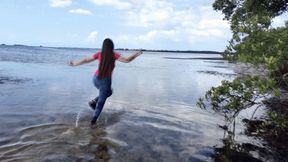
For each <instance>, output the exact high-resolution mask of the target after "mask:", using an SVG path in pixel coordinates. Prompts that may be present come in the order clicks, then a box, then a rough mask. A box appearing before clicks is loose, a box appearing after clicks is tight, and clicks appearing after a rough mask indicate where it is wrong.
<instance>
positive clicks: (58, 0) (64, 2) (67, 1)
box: [50, 0, 72, 7]
mask: <svg viewBox="0 0 288 162" xmlns="http://www.w3.org/2000/svg"><path fill="white" fill-rule="evenodd" d="M71 4H72V0H50V6H51V7H67V6H70V5H71Z"/></svg>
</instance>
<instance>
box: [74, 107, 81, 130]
mask: <svg viewBox="0 0 288 162" xmlns="http://www.w3.org/2000/svg"><path fill="white" fill-rule="evenodd" d="M81 113H82V109H80V110H79V112H78V113H77V115H76V120H75V127H76V128H78V126H79V121H80V116H81Z"/></svg>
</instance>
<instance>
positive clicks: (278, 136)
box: [198, 0, 288, 161]
mask: <svg viewBox="0 0 288 162" xmlns="http://www.w3.org/2000/svg"><path fill="white" fill-rule="evenodd" d="M213 8H214V9H215V10H217V11H221V12H222V13H223V14H224V15H225V19H226V20H229V21H230V23H231V30H232V34H233V36H232V39H231V41H230V42H229V45H228V46H227V49H226V50H225V52H224V54H223V56H224V58H225V59H228V60H230V61H240V62H244V63H249V64H251V65H253V66H254V67H253V68H254V69H259V70H258V71H255V70H254V72H252V73H249V74H244V75H243V74H242V75H241V76H239V77H237V78H235V80H233V81H222V84H221V85H220V86H219V87H212V88H211V89H210V90H209V91H208V92H207V93H206V95H205V97H203V98H200V99H199V102H198V106H199V107H201V108H203V109H212V110H214V111H215V112H217V113H220V114H222V115H223V116H224V118H225V120H226V121H227V125H226V126H222V128H224V129H225V130H224V131H227V132H228V134H229V136H231V137H228V138H224V140H223V144H224V146H223V147H222V148H215V154H216V156H215V161H287V159H288V158H287V152H288V147H287V144H288V142H287V141H288V140H287V139H286V138H287V135H288V104H287V103H288V93H287V92H288V53H287V52H288V46H287V41H288V21H286V22H285V26H283V27H278V28H273V27H272V26H271V22H272V20H273V18H275V17H277V16H279V15H281V14H283V13H285V12H286V11H287V10H288V3H287V0H269V1H268V0H267V1H266V0H265V1H258V0H243V1H240V0H236V1H226V0H215V1H214V4H213ZM261 69H262V70H261ZM261 71H262V72H261ZM264 71H266V72H264ZM255 107H256V108H255ZM265 107H266V114H265V115H264V116H262V117H260V118H257V119H255V118H251V119H244V120H243V122H244V123H245V124H246V130H245V134H246V135H248V136H253V137H255V138H258V139H262V140H264V141H266V144H267V145H264V147H260V146H254V145H253V144H239V143H237V142H236V141H235V140H234V138H233V136H234V135H235V119H236V117H237V116H238V114H239V113H240V112H241V111H242V110H244V109H250V108H255V110H254V113H253V114H252V116H254V114H255V112H256V111H257V109H258V108H265ZM232 124H233V126H232V130H229V128H230V127H229V126H231V125H232ZM247 146H249V147H247ZM251 149H252V150H251ZM256 150H258V151H256ZM251 151H252V152H251ZM255 151H256V152H258V155H259V156H257V155H255V154H253V152H255ZM259 151H260V152H259ZM261 152H264V154H260V153H261ZM246 155H248V156H246ZM262 155H263V157H262ZM271 157H272V158H271Z"/></svg>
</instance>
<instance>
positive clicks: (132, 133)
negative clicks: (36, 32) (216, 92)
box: [0, 46, 234, 162]
mask: <svg viewBox="0 0 288 162" xmlns="http://www.w3.org/2000/svg"><path fill="white" fill-rule="evenodd" d="M96 51H97V50H96V49H77V48H75V49H68V48H46V47H26V46H0V89H1V91H0V95H1V97H0V111H1V113H0V122H1V125H0V130H1V131H0V161H93V160H97V159H99V154H98V153H99V147H100V146H102V145H103V144H102V143H105V144H106V143H108V144H106V145H108V146H109V154H110V156H111V161H117V162H118V161H165V162H169V161H211V160H212V159H211V155H212V154H213V146H215V145H221V137H222V136H223V131H222V130H220V129H219V128H218V127H217V124H222V123H223V118H222V117H220V116H218V115H217V114H212V113H208V112H206V111H203V110H201V109H199V108H197V107H196V102H197V99H198V98H199V97H201V96H203V95H204V93H205V91H207V90H208V89H209V88H210V87H212V86H217V85H219V84H220V82H221V80H223V79H229V80H230V79H233V78H234V72H233V69H232V66H231V65H230V64H228V63H227V62H226V61H223V60H221V59H219V58H221V57H220V56H219V55H211V54H185V53H153V52H145V53H144V54H143V55H142V56H140V57H139V58H137V59H136V60H135V61H133V62H132V63H130V64H124V63H119V62H117V64H116V68H115V70H114V75H113V92H114V93H113V95H112V96H111V97H110V98H109V99H108V100H107V102H106V104H105V107H104V109H103V112H102V114H101V116H100V128H98V129H96V130H91V129H90V128H89V121H90V119H91V116H92V113H93V112H92V111H91V110H90V109H89V108H88V105H87V102H88V101H89V100H90V99H92V98H94V97H95V96H96V95H97V93H98V91H97V90H96V89H95V88H94V87H93V84H92V75H93V74H94V71H95V68H96V67H97V62H94V63H91V64H88V65H83V66H79V67H75V68H72V67H69V66H67V65H66V64H65V63H66V62H67V61H68V60H70V59H79V58H82V57H83V56H89V55H92V54H93V53H94V52H96ZM120 53H122V54H123V55H126V54H130V53H131V52H127V51H125V52H121V51H120ZM169 58H173V59H169ZM177 58H178V59H177ZM191 58H197V59H191ZM201 58H203V59H201ZM207 58H214V60H211V59H207ZM105 132H107V134H106V133H105ZM107 141H110V142H107ZM109 143H111V144H109ZM104 150H105V149H104ZM109 158H110V157H109ZM109 158H107V159H109ZM103 159H105V157H104V158H103Z"/></svg>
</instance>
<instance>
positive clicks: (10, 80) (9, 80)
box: [0, 76, 29, 84]
mask: <svg viewBox="0 0 288 162" xmlns="http://www.w3.org/2000/svg"><path fill="white" fill-rule="evenodd" d="M27 81H29V79H19V78H14V77H8V76H0V84H20V83H24V82H27Z"/></svg>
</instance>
